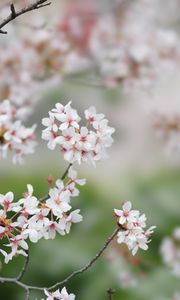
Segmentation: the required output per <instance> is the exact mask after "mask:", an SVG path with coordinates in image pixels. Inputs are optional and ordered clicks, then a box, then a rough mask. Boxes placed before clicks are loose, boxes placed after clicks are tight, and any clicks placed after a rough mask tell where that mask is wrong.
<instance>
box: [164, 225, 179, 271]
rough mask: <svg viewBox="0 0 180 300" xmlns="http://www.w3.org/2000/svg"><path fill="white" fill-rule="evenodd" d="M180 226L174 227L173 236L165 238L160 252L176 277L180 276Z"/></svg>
mask: <svg viewBox="0 0 180 300" xmlns="http://www.w3.org/2000/svg"><path fill="white" fill-rule="evenodd" d="M179 242H180V227H177V228H175V229H174V231H173V234H172V237H166V238H164V239H163V241H162V244H161V248H160V253H161V255H162V259H163V261H164V263H165V265H166V266H168V267H169V268H170V269H171V270H172V273H173V274H174V275H175V276H176V277H180V244H179Z"/></svg>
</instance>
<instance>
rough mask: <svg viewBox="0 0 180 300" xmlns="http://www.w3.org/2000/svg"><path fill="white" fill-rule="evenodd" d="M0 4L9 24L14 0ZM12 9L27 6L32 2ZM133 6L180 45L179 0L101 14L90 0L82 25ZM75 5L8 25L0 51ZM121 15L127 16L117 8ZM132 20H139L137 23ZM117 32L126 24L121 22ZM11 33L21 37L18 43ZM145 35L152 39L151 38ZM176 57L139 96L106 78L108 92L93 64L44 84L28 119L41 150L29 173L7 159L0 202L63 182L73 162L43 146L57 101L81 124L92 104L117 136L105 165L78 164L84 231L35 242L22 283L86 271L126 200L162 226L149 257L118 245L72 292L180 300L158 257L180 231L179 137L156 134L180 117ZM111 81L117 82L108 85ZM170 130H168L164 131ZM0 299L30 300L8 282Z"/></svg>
mask: <svg viewBox="0 0 180 300" xmlns="http://www.w3.org/2000/svg"><path fill="white" fill-rule="evenodd" d="M1 2H2V3H1V4H0V5H1V7H2V8H1V9H2V16H4V15H5V14H6V12H8V5H9V1H6V0H4V1H1ZM13 2H14V4H15V5H17V7H18V8H21V7H23V6H24V5H27V4H28V3H30V2H31V1H25V0H24V1H18V0H17V1H13ZM132 2H133V5H134V3H135V2H136V3H137V7H136V6H135V7H134V11H135V13H134V14H135V15H136V14H137V12H139V13H140V17H142V15H143V14H144V17H145V18H146V16H147V15H148V16H149V14H150V17H149V18H150V21H149V23H148V24H149V25H148V26H150V27H148V28H149V29H150V30H151V26H152V27H153V31H156V30H157V28H158V29H159V28H164V29H166V30H167V29H168V30H171V31H173V32H174V33H175V34H176V37H177V41H178V38H179V28H180V26H179V25H180V19H179V18H180V17H179V13H178V12H179V8H180V1H179V0H172V1H166V2H165V3H164V1H162V0H152V1H148V0H146V1H145V0H144V1H140V0H139V1H138V0H137V1H128V0H127V1H112V0H111V1H108V0H107V1H105V0H104V1H103V0H101V1H100V0H99V1H98V3H95V1H92V3H93V6H95V7H96V10H95V12H93V13H92V10H91V9H90V8H88V9H86V8H87V7H88V5H90V3H91V1H90V2H89V1H85V0H84V4H83V5H84V7H85V8H84V12H83V17H84V20H83V22H86V20H87V19H88V18H89V15H88V12H89V14H93V15H95V17H97V16H98V17H99V15H100V16H104V15H106V14H109V13H110V14H111V17H112V16H114V7H117V6H116V5H118V7H119V5H120V7H121V5H125V4H126V5H127V7H129V6H131V7H132ZM79 3H81V4H82V2H80V1H74V0H72V1H70V0H69V1H63V0H58V1H56V0H54V1H52V4H51V6H49V7H47V8H43V9H41V10H38V11H35V12H31V13H30V14H28V15H26V16H24V17H22V18H21V19H19V20H17V21H16V22H15V23H13V24H9V26H7V29H8V30H9V33H8V35H9V36H8V37H4V36H2V37H1V36H0V39H1V38H2V42H0V45H1V46H2V47H4V45H6V46H7V45H8V44H9V43H11V42H12V40H11V37H12V36H13V39H17V41H19V39H21V36H23V37H24V36H25V35H26V33H27V35H28V34H29V26H30V25H29V24H31V25H35V26H40V27H41V26H42V25H39V22H40V23H41V24H44V22H45V24H48V25H45V29H46V27H47V28H48V27H51V26H52V25H53V19H54V18H55V19H56V20H57V19H58V18H59V20H61V21H62V19H63V18H69V15H70V13H69V15H68V13H67V11H68V9H69V7H71V5H72V6H73V9H74V7H75V11H76V5H77V7H79ZM140 8H141V10H139V9H140ZM123 9H124V6H123ZM126 9H128V8H126ZM131 9H132V8H131ZM77 10H78V9H77ZM119 11H120V12H121V9H120V10H119ZM76 14H77V12H76ZM130 15H131V14H130ZM64 16H65V17H64ZM86 17H87V19H86ZM81 18H82V16H81ZM116 18H120V17H119V16H116ZM118 20H119V19H118ZM136 21H137V22H138V18H137V19H136ZM27 23H28V24H27ZM83 25H84V23H83ZM117 26H120V23H118V24H117ZM52 28H53V26H52ZM52 28H51V30H52ZM43 29H44V25H43ZM118 30H119V27H118ZM15 32H17V36H16V35H14V34H15ZM144 35H145V36H146V31H145V32H144ZM106 38H107V37H106ZM49 43H51V41H49ZM78 43H79V41H78ZM151 43H152V40H151V42H150V44H149V45H150V46H149V47H150V48H151V47H154V45H153V44H151ZM177 45H178V42H177ZM97 50H98V49H97ZM101 50H102V49H99V51H101ZM12 51H13V50H12ZM88 51H89V50H88ZM86 54H87V53H86ZM40 55H41V53H40ZM83 55H84V54H83ZM91 55H92V53H91ZM100 55H101V53H100ZM178 59H179V57H178ZM178 59H177V56H176V55H175V54H174V52H173V53H171V60H172V62H173V64H172V65H173V66H171V67H170V68H169V65H168V69H166V71H162V72H160V74H159V73H158V76H157V77H153V80H152V82H150V84H148V87H147V86H146V87H144V85H142V82H141V78H140V79H139V78H138V79H139V82H140V85H138V87H136V88H134V87H132V88H131V85H129V82H128V88H127V84H125V87H124V85H123V82H124V77H123V80H122V77H121V78H120V79H119V77H118V80H116V79H117V78H115V79H114V78H113V80H112V76H110V77H111V78H108V84H107V76H105V77H106V78H105V79H104V77H103V75H104V74H102V73H101V72H99V71H94V69H93V71H92V65H90V67H89V65H88V67H87V68H85V70H84V69H83V70H81V71H79V70H78V71H76V70H75V71H74V72H72V74H65V75H64V73H63V72H61V74H60V75H59V77H61V78H60V82H58V84H57V83H56V81H55V83H54V82H53V85H51V84H50V85H49V86H48V85H47V86H46V81H45V84H44V85H45V86H43V87H42V86H41V87H40V88H39V89H38V92H37V91H36V93H38V101H37V102H36V103H33V105H32V103H31V105H32V106H33V112H32V114H31V115H30V116H29V118H28V119H27V120H26V124H28V125H32V124H33V123H37V124H38V127H37V132H36V133H37V138H38V146H37V148H36V152H35V154H33V155H31V156H27V157H26V158H25V163H24V164H23V165H13V164H12V161H11V158H10V156H9V157H8V159H2V158H1V159H0V170H1V172H0V193H1V194H5V193H6V192H8V191H10V190H11V191H13V192H14V194H15V196H16V198H17V199H18V198H19V197H21V195H22V194H23V192H24V191H25V190H26V185H27V184H28V183H31V184H32V185H33V187H34V191H35V195H36V196H37V197H41V196H43V195H45V194H46V193H47V190H48V187H47V178H48V176H49V175H52V176H53V177H54V178H55V179H56V178H59V177H60V176H61V175H62V174H63V172H64V170H65V168H66V166H67V164H66V162H64V161H63V157H62V155H61V154H60V153H59V152H58V151H50V150H49V149H48V148H47V146H46V142H44V141H42V140H41V131H42V129H43V128H42V125H41V119H42V118H43V117H46V116H47V114H48V111H49V110H51V108H52V107H54V105H55V103H57V102H61V103H63V104H66V103H67V102H68V101H70V100H72V107H73V108H76V109H77V110H78V112H79V114H80V115H81V116H83V112H84V110H85V109H87V108H88V107H89V106H92V105H93V106H95V107H96V108H97V111H98V112H100V113H104V114H105V115H106V117H107V118H108V120H109V124H110V126H112V127H114V128H115V129H116V132H115V134H114V136H113V138H114V144H113V146H112V147H111V149H110V150H109V159H108V160H106V161H101V162H99V163H97V167H96V169H94V168H93V167H91V166H88V165H85V164H84V165H81V166H75V168H76V169H78V173H79V176H80V178H86V179H87V184H86V185H85V186H83V187H81V189H80V196H79V197H78V198H76V199H75V201H74V208H80V209H81V212H82V215H83V217H84V220H83V223H80V224H77V225H75V226H73V228H72V231H71V233H70V235H66V236H65V237H60V236H57V238H56V239H55V240H49V241H46V240H40V241H39V242H38V243H37V244H35V245H34V244H32V243H31V244H30V265H29V269H28V271H27V273H26V275H25V277H24V282H26V283H28V284H31V285H39V286H48V285H51V284H53V283H55V282H57V281H60V280H62V279H63V278H65V277H66V276H67V275H68V274H69V273H71V272H72V271H74V270H76V269H78V268H80V267H82V266H84V265H85V264H86V263H87V262H88V261H89V260H90V259H91V258H92V257H93V256H94V255H95V254H96V253H97V251H98V250H99V249H100V248H101V246H102V245H103V243H104V242H105V240H106V239H107V237H108V236H109V235H110V234H111V233H112V231H113V229H114V228H115V225H116V224H115V223H116V220H115V219H114V217H113V209H114V208H118V207H119V208H120V207H121V205H122V203H123V201H125V200H130V201H132V203H133V207H134V208H135V209H138V210H140V211H141V212H144V213H145V214H146V215H147V220H148V221H147V223H148V225H156V226H157V229H156V230H155V233H154V235H153V237H152V242H151V243H150V245H149V251H147V252H143V251H141V250H140V251H139V252H138V255H137V256H136V257H135V258H133V257H131V255H130V254H129V253H128V251H127V249H126V248H125V247H122V246H121V245H117V244H116V243H115V242H114V243H112V245H111V246H110V247H109V249H108V250H107V251H106V252H105V255H104V256H103V257H101V258H100V259H99V260H98V262H97V263H96V264H95V265H94V266H93V267H92V268H91V269H89V270H88V271H87V272H86V273H84V274H82V275H79V276H77V277H76V278H74V279H72V280H71V281H69V283H68V285H67V286H66V287H67V290H68V291H69V292H72V293H74V294H75V295H76V298H77V299H79V300H90V299H98V300H104V299H108V296H107V292H106V291H107V289H108V288H112V289H114V290H115V293H114V295H113V299H114V300H119V299H127V300H130V299H131V300H136V299H137V300H144V299H146V300H152V299H153V300H166V299H167V300H168V299H179V298H172V297H173V294H174V293H176V292H180V288H179V278H178V277H177V276H174V275H173V274H172V272H171V270H170V268H169V267H167V266H166V265H165V264H164V263H163V258H162V256H161V254H160V247H161V243H162V241H163V239H164V238H165V237H166V236H171V235H172V232H173V230H174V229H175V228H177V227H178V226H180V221H179V220H180V200H179V195H180V184H179V182H180V164H179V158H180V155H179V154H180V152H179V133H177V132H176V136H175V137H174V135H173V147H169V143H171V142H172V140H171V141H170V139H169V135H168V136H166V135H164V134H163V135H162V134H161V132H160V134H159V131H158V130H157V127H156V126H155V125H154V124H155V123H154V118H156V116H157V113H158V114H160V115H163V116H164V115H165V116H166V117H167V118H169V115H170V117H171V116H174V114H175V115H176V117H177V116H178V117H179V116H180V105H179V94H180V85H179V82H180V72H179V70H180V69H179V67H178V63H179V61H178ZM0 60H1V57H0ZM156 62H157V61H156ZM78 63H79V62H77V64H78ZM93 68H94V66H93ZM160 70H161V69H160ZM163 70H164V69H163ZM0 78H1V75H0ZM109 79H110V80H109ZM131 79H132V78H131ZM112 81H113V84H110V85H109V82H110V83H112ZM139 82H138V83H139ZM114 83H115V84H114ZM0 94H1V93H0ZM178 122H179V119H178ZM178 124H179V123H178ZM165 128H166V129H167V126H165ZM161 129H162V128H161ZM163 130H164V127H163ZM178 130H179V127H178ZM178 130H177V131H178ZM168 134H169V133H168ZM174 144H175V147H174ZM171 148H173V149H171ZM174 148H175V151H174ZM0 262H1V264H0V275H1V276H7V277H11V276H12V277H13V276H16V275H17V274H18V272H19V270H20V269H21V266H22V264H23V258H22V257H17V258H15V259H14V260H13V261H12V262H10V263H9V264H8V265H5V264H4V262H3V257H2V256H1V258H0ZM0 295H1V296H0V298H1V299H2V300H4V299H8V300H21V299H25V296H24V291H23V290H21V289H20V288H18V287H16V286H14V285H10V284H1V285H0ZM42 297H43V296H42V294H41V293H38V292H31V297H30V299H41V298H42Z"/></svg>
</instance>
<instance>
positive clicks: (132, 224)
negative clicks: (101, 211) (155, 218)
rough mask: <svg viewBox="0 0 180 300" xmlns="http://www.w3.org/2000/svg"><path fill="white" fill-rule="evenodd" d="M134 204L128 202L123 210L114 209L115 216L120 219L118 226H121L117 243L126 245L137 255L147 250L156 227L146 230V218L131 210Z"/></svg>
mask: <svg viewBox="0 0 180 300" xmlns="http://www.w3.org/2000/svg"><path fill="white" fill-rule="evenodd" d="M131 208H132V204H131V202H130V201H128V202H126V203H125V204H124V205H123V207H122V210H119V209H114V212H115V216H116V217H117V218H118V224H119V225H120V226H121V227H120V228H121V229H120V231H119V232H118V234H117V242H118V243H119V244H121V243H125V244H126V245H127V246H128V249H129V250H130V251H132V255H135V254H136V253H137V251H138V249H139V248H140V249H143V250H147V249H148V243H149V242H150V240H149V237H150V236H151V235H152V233H153V232H154V229H155V228H156V226H151V227H150V228H149V229H147V230H145V229H144V228H145V227H146V216H145V214H142V215H140V212H139V211H137V210H131Z"/></svg>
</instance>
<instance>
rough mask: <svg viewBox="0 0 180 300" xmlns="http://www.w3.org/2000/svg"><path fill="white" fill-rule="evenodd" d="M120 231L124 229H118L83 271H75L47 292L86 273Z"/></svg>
mask: <svg viewBox="0 0 180 300" xmlns="http://www.w3.org/2000/svg"><path fill="white" fill-rule="evenodd" d="M120 229H122V228H121V227H118V228H116V229H115V230H114V232H113V234H112V235H111V236H110V237H109V238H108V239H107V241H106V242H105V244H104V246H103V247H102V248H101V249H100V250H99V252H98V253H97V254H96V255H95V256H94V257H93V258H92V259H91V260H90V261H89V262H88V263H87V264H86V265H85V266H84V267H82V268H81V269H79V270H77V271H74V272H73V273H71V274H70V275H69V276H67V277H66V278H65V279H64V280H62V281H60V282H57V283H56V284H54V285H52V286H51V287H49V288H47V290H53V289H56V288H58V287H59V286H60V285H63V284H65V283H67V282H68V281H69V280H70V279H71V278H73V277H75V276H77V275H79V274H82V273H84V272H86V271H87V270H88V269H89V268H91V266H92V265H93V264H94V263H95V262H96V261H97V259H98V258H99V257H100V256H101V255H102V254H103V253H104V251H105V250H106V248H107V247H108V246H109V244H110V243H111V242H112V240H113V239H114V237H115V236H116V235H117V233H118V232H119V230H120Z"/></svg>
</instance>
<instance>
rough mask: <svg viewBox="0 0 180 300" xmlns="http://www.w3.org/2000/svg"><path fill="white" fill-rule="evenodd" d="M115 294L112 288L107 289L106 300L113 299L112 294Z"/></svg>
mask: <svg viewBox="0 0 180 300" xmlns="http://www.w3.org/2000/svg"><path fill="white" fill-rule="evenodd" d="M114 293H115V291H114V290H113V289H112V288H109V289H108V290H107V294H108V299H109V300H112V298H113V294H114Z"/></svg>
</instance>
